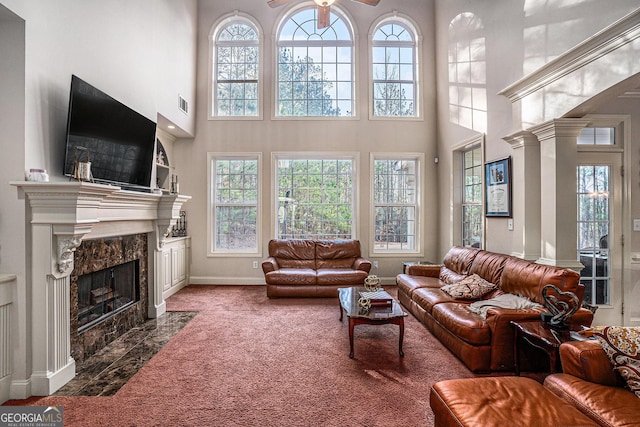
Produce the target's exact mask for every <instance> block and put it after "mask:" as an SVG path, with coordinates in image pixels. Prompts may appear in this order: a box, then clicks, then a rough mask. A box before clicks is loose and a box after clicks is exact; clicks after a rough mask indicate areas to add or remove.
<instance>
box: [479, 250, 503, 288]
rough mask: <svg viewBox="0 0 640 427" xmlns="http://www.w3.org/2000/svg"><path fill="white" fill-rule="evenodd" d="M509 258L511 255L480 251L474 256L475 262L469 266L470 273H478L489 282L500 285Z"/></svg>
mask: <svg viewBox="0 0 640 427" xmlns="http://www.w3.org/2000/svg"><path fill="white" fill-rule="evenodd" d="M509 258H510V257H509V256H507V255H504V254H497V253H494V252H487V251H479V252H478V254H477V255H476V256H475V257H474V258H473V262H472V263H471V267H470V268H469V274H477V275H478V276H480V277H482V278H483V279H484V280H486V281H487V282H491V283H495V284H496V285H499V284H500V277H501V276H502V270H503V269H504V264H505V262H506V261H507V260H508V259H509Z"/></svg>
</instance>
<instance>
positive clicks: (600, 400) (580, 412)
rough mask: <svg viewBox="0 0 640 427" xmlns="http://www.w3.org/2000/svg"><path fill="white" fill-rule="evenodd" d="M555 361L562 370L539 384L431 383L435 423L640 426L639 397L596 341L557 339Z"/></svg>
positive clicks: (514, 380)
mask: <svg viewBox="0 0 640 427" xmlns="http://www.w3.org/2000/svg"><path fill="white" fill-rule="evenodd" d="M560 360H561V362H562V367H563V370H564V372H563V373H561V374H552V375H549V376H547V377H546V379H545V380H544V385H542V384H540V383H538V382H536V381H534V380H533V379H531V378H524V377H513V376H507V377H484V378H466V379H454V380H446V381H440V382H438V383H436V384H434V385H433V386H432V387H431V393H430V403H431V409H432V410H433V413H434V417H435V426H436V427H444V426H477V425H483V426H493V425H495V426H498V425H515V424H517V425H523V426H533V425H536V426H538V425H540V426H542V425H544V426H560V425H563V426H564V425H571V426H578V425H579V426H591V425H593V426H598V425H599V426H616V427H620V426H638V425H640V398H638V397H637V396H636V395H635V394H634V393H632V392H631V391H629V390H627V389H625V388H624V387H623V382H622V379H621V378H620V377H619V375H618V374H617V373H616V372H615V371H614V370H613V368H612V365H611V363H610V362H609V359H608V357H607V355H606V354H605V352H604V350H603V349H602V347H601V346H600V344H599V343H598V342H597V341H591V340H589V341H571V342H567V343H564V344H562V345H561V346H560ZM516 420H517V423H516Z"/></svg>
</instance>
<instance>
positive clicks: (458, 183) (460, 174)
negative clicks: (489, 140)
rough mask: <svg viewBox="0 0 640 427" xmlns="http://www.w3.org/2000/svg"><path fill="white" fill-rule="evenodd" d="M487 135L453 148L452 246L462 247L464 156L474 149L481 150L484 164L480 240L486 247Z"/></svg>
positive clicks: (480, 135) (470, 139) (473, 138)
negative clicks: (485, 172) (485, 179)
mask: <svg viewBox="0 0 640 427" xmlns="http://www.w3.org/2000/svg"><path fill="white" fill-rule="evenodd" d="M484 146H485V135H484V134H479V135H477V136H475V137H472V138H469V139H467V140H465V141H462V142H461V143H460V144H458V145H457V146H455V147H453V148H452V152H451V154H452V165H453V167H452V174H453V180H452V181H451V199H452V201H453V205H452V207H451V218H452V222H451V225H452V226H451V236H450V237H451V245H462V227H463V223H462V221H463V215H462V202H463V200H464V195H463V191H464V170H463V168H462V165H463V156H464V153H465V152H466V151H468V150H470V149H473V148H479V149H480V155H481V162H482V168H483V169H482V223H481V225H480V228H481V230H482V237H481V239H480V246H481V248H485V247H486V223H487V218H486V216H485V207H484V203H485V184H486V183H485V181H484V162H485V149H484Z"/></svg>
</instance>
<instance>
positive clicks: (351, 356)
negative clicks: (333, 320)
mask: <svg viewBox="0 0 640 427" xmlns="http://www.w3.org/2000/svg"><path fill="white" fill-rule="evenodd" d="M355 326H356V325H355V321H354V320H353V319H352V318H349V349H350V350H351V351H350V352H349V358H351V359H353V329H354V327H355Z"/></svg>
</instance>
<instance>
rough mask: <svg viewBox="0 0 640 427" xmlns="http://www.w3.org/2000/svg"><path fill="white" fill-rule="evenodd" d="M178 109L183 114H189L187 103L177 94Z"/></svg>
mask: <svg viewBox="0 0 640 427" xmlns="http://www.w3.org/2000/svg"><path fill="white" fill-rule="evenodd" d="M178 109H180V111H182V112H183V113H185V114H189V103H188V102H187V100H186V99H184V98H183V97H182V96H180V95H178Z"/></svg>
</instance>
